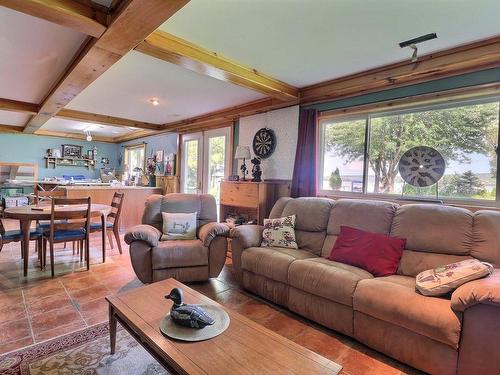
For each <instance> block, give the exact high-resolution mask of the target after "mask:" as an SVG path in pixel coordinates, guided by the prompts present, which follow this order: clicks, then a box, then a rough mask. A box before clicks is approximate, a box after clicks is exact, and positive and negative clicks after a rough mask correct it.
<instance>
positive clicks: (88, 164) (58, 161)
mask: <svg viewBox="0 0 500 375" xmlns="http://www.w3.org/2000/svg"><path fill="white" fill-rule="evenodd" d="M95 162H96V161H95V160H90V159H83V158H70V157H66V158H55V157H52V156H45V165H46V167H47V168H49V167H53V168H55V167H56V166H66V167H85V168H88V169H91V168H94V167H95Z"/></svg>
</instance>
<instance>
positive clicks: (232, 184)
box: [220, 180, 290, 225]
mask: <svg viewBox="0 0 500 375" xmlns="http://www.w3.org/2000/svg"><path fill="white" fill-rule="evenodd" d="M287 196H290V181H286V180H271V181H263V182H250V181H222V182H221V189H220V220H221V221H224V219H225V217H226V215H227V214H228V213H229V212H232V211H239V212H244V213H246V214H248V215H249V216H252V217H253V218H255V219H256V220H257V224H259V225H262V224H263V223H264V219H265V218H267V217H269V213H270V212H271V209H272V208H273V206H274V203H276V201H277V200H278V199H279V198H281V197H287Z"/></svg>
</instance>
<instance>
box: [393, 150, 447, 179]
mask: <svg viewBox="0 0 500 375" xmlns="http://www.w3.org/2000/svg"><path fill="white" fill-rule="evenodd" d="M398 169H399V174H400V175H401V178H402V179H403V180H404V181H405V182H406V183H407V184H410V185H412V186H416V187H425V186H430V185H434V184H435V183H436V182H438V181H439V180H440V179H441V177H443V174H444V170H445V169H446V164H445V161H444V158H443V156H442V155H441V154H440V153H439V151H437V150H435V149H433V148H432V147H427V146H417V147H413V148H411V149H409V150H408V151H406V152H405V153H404V154H403V156H402V157H401V159H400V160H399V164H398Z"/></svg>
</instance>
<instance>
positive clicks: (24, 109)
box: [0, 98, 39, 115]
mask: <svg viewBox="0 0 500 375" xmlns="http://www.w3.org/2000/svg"><path fill="white" fill-rule="evenodd" d="M38 109H39V107H38V104H34V103H27V102H21V101H18V100H11V99H3V98H0V110H2V111H11V112H19V113H26V114H29V115H36V114H37V113H38Z"/></svg>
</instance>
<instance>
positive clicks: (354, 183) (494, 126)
mask: <svg viewBox="0 0 500 375" xmlns="http://www.w3.org/2000/svg"><path fill="white" fill-rule="evenodd" d="M498 125H499V99H498V98H490V99H487V100H485V99H483V100H481V101H469V102H455V103H448V104H446V105H440V106H427V107H421V108H412V109H407V110H400V111H397V112H396V111H394V112H385V113H368V114H366V115H363V116H358V117H357V118H351V119H348V118H346V119H339V118H335V119H329V118H324V119H321V120H320V133H319V134H320V155H319V156H320V157H319V160H320V163H321V165H320V166H319V173H318V176H319V179H320V181H319V184H318V186H319V187H320V190H322V191H323V193H326V194H328V192H329V191H330V193H333V192H334V191H336V192H338V193H347V194H349V193H365V194H366V193H367V194H374V195H377V194H379V195H388V196H391V195H404V196H407V197H435V196H436V193H439V197H440V198H442V199H451V200H453V199H456V200H460V199H461V200H463V199H466V200H490V201H492V200H496V190H497V178H496V176H497V159H498V155H497V152H496V150H497V144H498ZM415 146H430V147H433V148H435V149H436V150H438V151H439V152H440V153H441V154H442V156H443V157H444V159H445V162H446V170H445V174H444V176H443V177H442V179H441V180H440V181H439V183H438V184H437V185H433V186H430V187H425V188H416V187H413V186H411V185H408V184H405V182H404V181H403V179H402V178H401V176H400V175H399V172H398V162H399V160H400V158H401V156H402V155H403V153H404V152H406V151H407V150H408V149H410V148H412V147H415ZM436 189H438V192H436Z"/></svg>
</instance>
